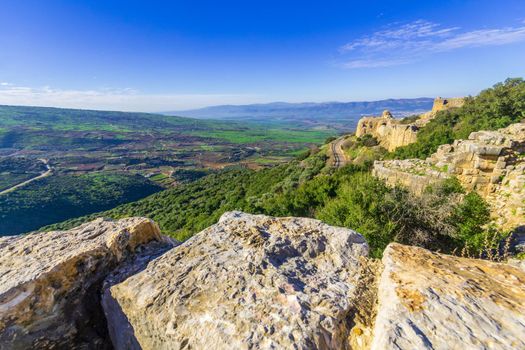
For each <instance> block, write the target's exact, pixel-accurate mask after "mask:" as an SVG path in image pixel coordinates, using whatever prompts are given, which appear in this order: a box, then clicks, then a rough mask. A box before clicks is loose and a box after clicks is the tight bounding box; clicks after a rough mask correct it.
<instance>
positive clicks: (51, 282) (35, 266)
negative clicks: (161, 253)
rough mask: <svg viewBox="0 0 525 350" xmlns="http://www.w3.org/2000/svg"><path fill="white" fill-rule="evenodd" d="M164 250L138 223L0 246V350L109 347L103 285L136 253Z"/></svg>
mask: <svg viewBox="0 0 525 350" xmlns="http://www.w3.org/2000/svg"><path fill="white" fill-rule="evenodd" d="M146 244H148V247H149V249H150V250H152V249H153V250H155V251H157V249H155V247H153V246H150V245H151V244H154V245H155V246H156V247H158V248H159V249H160V248H162V249H165V248H166V247H167V246H168V247H169V246H171V244H172V242H171V241H170V240H169V239H167V238H165V237H163V236H161V234H160V231H159V228H158V226H157V225H156V224H155V223H154V222H153V221H151V220H149V219H145V218H129V219H123V220H119V221H112V220H107V219H97V220H95V221H93V222H90V223H88V224H84V225H82V226H79V227H77V228H75V229H72V230H70V231H56V232H45V233H37V234H28V235H21V236H16V237H4V238H2V239H1V240H0V349H41V348H69V349H75V348H83V349H89V348H97V349H104V348H108V347H110V342H109V339H108V338H107V336H106V335H107V330H106V324H105V321H104V316H103V314H102V308H101V307H100V286H101V285H102V282H103V280H104V278H105V277H106V276H107V275H108V274H109V273H110V272H112V271H113V269H115V268H117V267H119V266H121V265H122V264H123V263H124V262H125V261H127V259H129V257H130V256H132V255H133V254H135V253H136V252H137V251H140V250H142V249H144V248H145V247H146V246H145V245H146Z"/></svg>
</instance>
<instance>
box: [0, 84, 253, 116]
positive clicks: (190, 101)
mask: <svg viewBox="0 0 525 350" xmlns="http://www.w3.org/2000/svg"><path fill="white" fill-rule="evenodd" d="M259 99H260V96H257V95H248V94H144V93H141V92H140V91H137V90H134V89H129V88H126V89H108V88H104V89H97V90H63V89H54V88H51V87H49V86H44V87H41V88H33V87H25V86H16V85H12V84H6V85H5V84H0V104H4V105H24V106H52V107H64V108H84V109H101V110H119V111H145V112H158V111H173V110H182V109H190V108H199V107H204V106H208V105H216V104H240V103H246V102H248V101H250V102H254V101H258V100H259Z"/></svg>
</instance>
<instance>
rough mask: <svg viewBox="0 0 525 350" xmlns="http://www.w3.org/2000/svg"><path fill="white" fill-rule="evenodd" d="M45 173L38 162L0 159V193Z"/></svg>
mask: <svg viewBox="0 0 525 350" xmlns="http://www.w3.org/2000/svg"><path fill="white" fill-rule="evenodd" d="M44 171H46V166H45V165H44V163H42V162H41V161H39V160H36V159H27V158H14V157H13V158H0V191H2V190H5V189H8V188H10V187H12V186H15V185H17V184H19V183H22V182H24V181H26V180H29V179H31V178H33V177H35V176H38V175H40V174H41V173H43V172H44Z"/></svg>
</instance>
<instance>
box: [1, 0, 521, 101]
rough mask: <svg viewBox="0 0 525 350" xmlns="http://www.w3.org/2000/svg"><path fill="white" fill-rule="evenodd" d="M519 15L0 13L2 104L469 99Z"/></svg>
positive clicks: (429, 9)
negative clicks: (457, 97) (465, 97)
mask: <svg viewBox="0 0 525 350" xmlns="http://www.w3.org/2000/svg"><path fill="white" fill-rule="evenodd" d="M517 76H521V77H523V76H525V2H524V1H523V0H516V1H511V0H509V1H504V0H503V1H484V0H476V1H447V0H441V1H373V0H369V1H328V0H325V1H307V0H303V1H285V0H281V1H273V0H266V1H246V0H244V1H228V0H223V1H199V0H192V1H190V0H187V1H177V0H173V1H154V0H151V1H133V0H126V1H111V0H106V1H87V0H84V1H82V0H76V1H73V0H70V1H58V0H46V1H42V0H33V1H31V0H2V2H1V4H0V104H24V105H45V106H59V107H78V108H96V109H113V110H137V111H167V110H179V109H186V108H194V107H201V106H206V105H214V104H244V103H258V102H271V101H290V102H302V101H334V100H338V101H356V100H377V99H383V98H401V97H421V96H427V97H433V96H438V95H439V96H457V95H465V94H476V93H477V92H479V90H481V89H483V88H486V87H489V86H491V85H492V84H494V83H496V82H498V81H501V80H503V79H505V78H506V77H517Z"/></svg>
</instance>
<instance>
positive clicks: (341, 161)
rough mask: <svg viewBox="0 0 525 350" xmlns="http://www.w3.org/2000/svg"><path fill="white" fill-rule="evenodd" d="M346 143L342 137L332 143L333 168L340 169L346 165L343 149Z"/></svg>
mask: <svg viewBox="0 0 525 350" xmlns="http://www.w3.org/2000/svg"><path fill="white" fill-rule="evenodd" d="M344 141H345V139H344V138H343V137H341V138H339V139H337V140H335V141H333V142H332V143H330V151H331V154H332V157H331V160H332V166H333V167H335V168H340V167H342V166H344V165H345V164H346V156H345V152H344V151H343V147H342V146H343V142H344Z"/></svg>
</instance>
